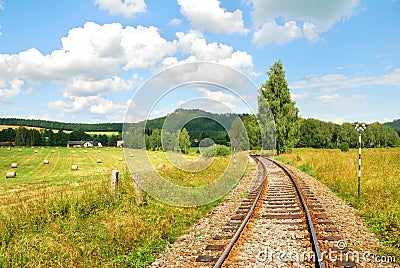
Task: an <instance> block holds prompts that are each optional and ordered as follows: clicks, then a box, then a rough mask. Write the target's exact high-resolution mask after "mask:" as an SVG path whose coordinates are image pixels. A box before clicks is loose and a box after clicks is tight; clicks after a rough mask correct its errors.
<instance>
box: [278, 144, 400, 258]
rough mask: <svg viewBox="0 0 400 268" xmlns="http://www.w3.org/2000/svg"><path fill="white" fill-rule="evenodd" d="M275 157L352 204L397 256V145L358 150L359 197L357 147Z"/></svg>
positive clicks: (399, 224)
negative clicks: (360, 162)
mask: <svg viewBox="0 0 400 268" xmlns="http://www.w3.org/2000/svg"><path fill="white" fill-rule="evenodd" d="M278 160H281V161H283V162H286V163H289V164H291V165H293V166H296V167H298V168H300V169H302V170H303V171H305V172H307V173H309V174H310V175H312V176H315V177H316V178H317V179H318V180H320V181H321V182H322V183H324V184H325V185H327V186H328V187H329V188H330V189H331V190H332V191H333V192H335V193H336V194H337V195H338V196H339V197H341V198H342V199H344V200H345V201H346V202H347V203H349V204H351V205H352V206H353V207H354V208H356V209H357V211H358V212H359V213H360V214H361V215H362V216H363V217H364V219H365V220H366V221H367V224H368V226H369V227H370V229H371V230H372V231H373V232H375V233H376V234H377V235H378V237H379V238H380V239H381V241H383V243H384V244H385V245H387V246H389V247H391V248H392V249H393V252H391V253H392V254H395V255H396V259H397V260H400V195H399V193H400V148H387V149H386V148H379V149H363V150H362V176H361V197H360V199H358V198H357V178H358V150H357V149H351V150H350V151H349V152H341V151H340V150H334V149H295V150H294V151H293V152H292V153H290V154H282V155H280V156H279V157H278Z"/></svg>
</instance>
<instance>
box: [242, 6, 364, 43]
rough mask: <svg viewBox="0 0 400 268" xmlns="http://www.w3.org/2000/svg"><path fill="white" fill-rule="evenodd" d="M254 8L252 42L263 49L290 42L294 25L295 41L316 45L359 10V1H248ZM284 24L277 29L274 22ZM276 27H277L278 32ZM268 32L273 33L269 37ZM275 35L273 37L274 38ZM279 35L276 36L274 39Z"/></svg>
mask: <svg viewBox="0 0 400 268" xmlns="http://www.w3.org/2000/svg"><path fill="white" fill-rule="evenodd" d="M248 2H249V3H251V4H252V6H253V12H252V18H253V23H254V27H255V29H256V30H255V32H254V37H253V41H254V42H255V43H256V44H257V45H259V46H264V45H265V44H268V43H276V44H284V43H285V41H286V42H289V41H291V40H293V39H295V38H294V37H293V27H289V25H287V23H288V22H292V23H293V22H295V24H296V27H297V28H298V31H297V30H296V38H305V39H306V40H307V41H308V42H310V43H315V42H318V41H320V40H322V38H321V37H320V35H321V34H322V33H324V32H326V31H328V30H329V29H331V28H332V26H333V25H334V24H335V23H338V22H344V21H346V20H348V19H349V18H350V17H351V16H353V15H354V14H355V13H356V11H357V8H358V7H359V4H360V3H359V0H337V1H330V0H297V1H295V2H291V3H290V4H288V3H287V2H286V1H280V0H248ZM278 19H279V21H283V22H281V23H279V24H278V25H274V23H275V24H277V23H276V21H277V20H278ZM277 26H280V27H281V28H279V31H277V28H278V27H277ZM271 31H272V32H273V33H271ZM274 34H275V35H274ZM276 35H278V36H276Z"/></svg>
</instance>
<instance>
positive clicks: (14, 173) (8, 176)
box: [6, 171, 17, 178]
mask: <svg viewBox="0 0 400 268" xmlns="http://www.w3.org/2000/svg"><path fill="white" fill-rule="evenodd" d="M15 177H17V172H15V171H7V173H6V178H15Z"/></svg>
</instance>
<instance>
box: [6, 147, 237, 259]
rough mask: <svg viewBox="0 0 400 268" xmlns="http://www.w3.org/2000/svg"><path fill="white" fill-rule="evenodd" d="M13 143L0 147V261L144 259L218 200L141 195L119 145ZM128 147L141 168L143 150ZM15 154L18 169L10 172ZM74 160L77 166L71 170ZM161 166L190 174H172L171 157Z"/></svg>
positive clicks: (220, 168)
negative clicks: (115, 178)
mask: <svg viewBox="0 0 400 268" xmlns="http://www.w3.org/2000/svg"><path fill="white" fill-rule="evenodd" d="M18 149H19V148H11V150H10V151H8V150H7V148H4V147H3V148H0V157H1V159H0V171H1V173H2V176H1V178H0V186H1V187H0V202H1V204H0V267H146V266H147V265H149V264H150V263H151V262H152V261H153V260H154V258H155V257H156V256H157V255H158V253H159V252H160V251H162V250H163V249H164V248H165V246H166V245H167V244H169V243H172V242H174V241H175V240H176V239H177V237H179V236H180V235H182V234H183V233H185V232H187V230H188V229H189V228H190V226H192V225H193V223H195V222H196V221H197V219H199V218H200V217H202V216H203V215H205V214H206V213H207V212H208V211H209V210H210V209H211V208H212V207H213V206H215V205H217V204H218V203H219V202H220V200H219V201H216V202H214V203H212V204H209V205H206V206H201V207H196V208H181V207H174V206H169V205H166V204H164V203H161V202H159V201H156V200H154V199H153V198H151V197H149V196H148V195H147V194H145V193H142V195H141V198H140V197H139V196H138V195H135V193H137V189H135V188H134V185H133V181H132V177H131V175H130V173H129V172H128V171H127V169H126V164H125V161H119V158H120V157H123V151H122V150H120V149H117V148H109V149H108V150H106V148H101V149H97V148H93V149H85V148H82V149H77V148H73V149H71V150H68V149H67V148H43V149H42V148H40V147H39V148H21V149H22V150H21V152H19V151H18ZM34 150H38V153H34ZM52 150H55V152H54V153H52ZM85 150H87V152H85ZM98 150H100V152H98ZM72 151H74V152H75V153H74V154H72ZM130 151H131V152H132V154H133V156H132V157H129V158H130V159H131V161H135V163H136V164H137V165H136V166H137V167H138V168H140V166H141V161H143V159H144V157H147V156H146V153H145V152H144V151H143V150H136V151H134V150H130ZM149 155H150V157H151V159H152V161H154V165H155V166H157V165H159V164H160V163H167V160H166V159H165V157H164V154H163V153H161V152H158V153H156V152H149ZM154 155H157V157H154ZM97 158H101V159H102V163H97V161H96V160H97ZM44 159H48V160H49V161H50V164H48V165H45V164H43V160H44ZM14 162H15V163H17V164H18V168H17V169H16V172H17V177H16V178H9V179H7V178H5V174H6V172H7V171H10V170H13V169H12V168H11V163H14ZM229 162H230V158H229V157H218V158H217V159H215V161H214V162H213V164H212V165H211V166H210V168H211V170H210V172H208V173H207V172H204V173H207V176H205V177H204V180H203V179H202V176H199V178H198V179H197V181H196V182H195V184H199V185H203V184H206V183H208V181H209V180H210V178H211V177H213V174H212V173H213V172H215V174H219V173H221V172H224V170H225V168H226V166H227V165H228V164H229ZM223 163H225V165H221V164H223ZM72 164H76V165H78V166H79V169H78V170H77V171H73V170H71V165H72ZM112 169H117V170H119V171H120V172H121V176H120V181H121V184H120V189H119V192H118V198H117V199H115V198H114V194H113V192H112V191H111V189H110V188H111V187H110V173H111V170H112ZM162 172H163V173H164V174H174V176H173V177H171V180H173V181H177V182H181V183H182V184H184V185H190V184H191V183H192V182H191V181H192V180H193V178H192V176H187V175H188V174H187V173H186V172H181V173H179V174H178V175H177V174H175V173H176V172H174V170H173V169H172V167H170V166H169V165H168V164H167V165H166V167H165V169H164V170H163V171H162ZM199 232H201V230H199Z"/></svg>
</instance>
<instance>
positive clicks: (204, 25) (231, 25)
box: [178, 0, 249, 34]
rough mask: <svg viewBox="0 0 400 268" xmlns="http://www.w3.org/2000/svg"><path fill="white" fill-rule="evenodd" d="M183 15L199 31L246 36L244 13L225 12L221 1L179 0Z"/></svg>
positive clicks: (237, 11) (238, 11)
mask: <svg viewBox="0 0 400 268" xmlns="http://www.w3.org/2000/svg"><path fill="white" fill-rule="evenodd" d="M178 3H179V5H180V7H181V13H182V15H183V16H185V17H186V18H187V19H188V20H189V21H190V23H191V24H192V26H193V27H194V28H196V29H197V30H208V31H210V32H212V33H227V34H233V33H239V34H246V33H247V32H248V31H249V30H248V29H245V27H244V22H243V18H242V11H241V10H239V9H237V10H235V11H234V12H228V11H225V10H224V9H223V8H222V7H221V2H220V1H219V0H202V1H193V0H178Z"/></svg>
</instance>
